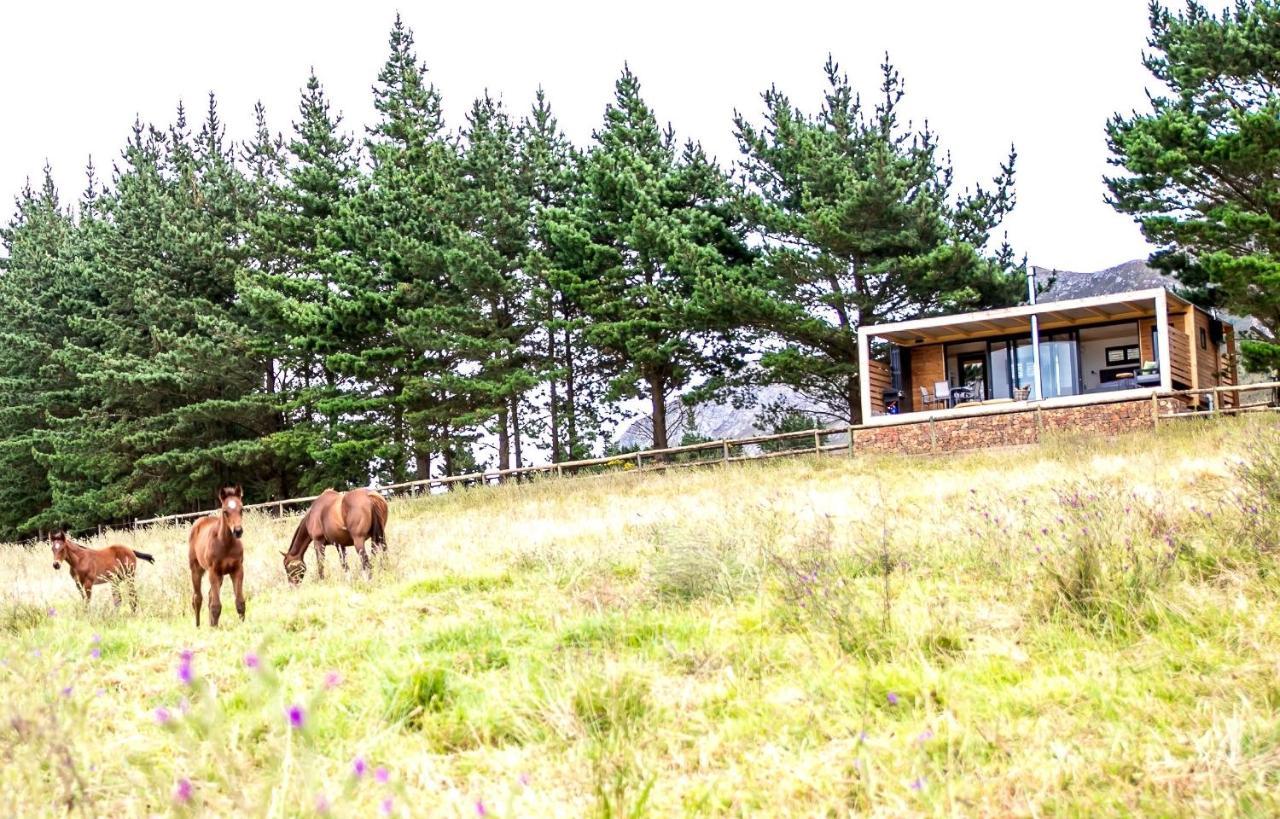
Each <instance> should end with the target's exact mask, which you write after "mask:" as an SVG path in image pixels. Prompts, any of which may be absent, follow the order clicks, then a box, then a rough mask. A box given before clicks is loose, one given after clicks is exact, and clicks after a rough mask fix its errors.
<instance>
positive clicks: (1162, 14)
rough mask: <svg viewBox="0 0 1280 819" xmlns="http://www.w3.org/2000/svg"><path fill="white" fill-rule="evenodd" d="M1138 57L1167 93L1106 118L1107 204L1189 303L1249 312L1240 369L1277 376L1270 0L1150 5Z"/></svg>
mask: <svg viewBox="0 0 1280 819" xmlns="http://www.w3.org/2000/svg"><path fill="white" fill-rule="evenodd" d="M1150 16H1151V38H1150V40H1149V41H1148V42H1149V44H1150V46H1151V48H1152V53H1151V54H1149V55H1146V56H1145V57H1144V60H1143V62H1144V64H1145V65H1146V67H1147V70H1149V71H1150V72H1151V73H1152V75H1153V76H1155V78H1156V79H1157V80H1159V81H1160V82H1161V83H1162V84H1163V86H1164V87H1166V88H1167V89H1168V93H1167V94H1165V95H1163V96H1153V97H1152V98H1151V105H1152V109H1153V110H1152V111H1151V113H1148V114H1139V113H1137V112H1134V113H1133V114H1132V115H1131V116H1129V117H1123V116H1121V115H1119V114H1117V115H1116V116H1115V117H1113V118H1112V119H1111V121H1110V122H1109V123H1108V125H1107V135H1108V141H1109V143H1110V147H1111V151H1112V153H1113V155H1114V157H1113V158H1112V160H1111V162H1112V164H1114V165H1116V166H1118V167H1120V168H1122V169H1123V170H1124V171H1125V173H1124V175H1121V176H1115V177H1109V178H1107V180H1106V182H1107V186H1108V188H1109V189H1110V192H1111V196H1110V199H1109V201H1110V202H1111V204H1112V206H1114V207H1115V208H1116V209H1117V210H1119V211H1121V212H1123V213H1128V214H1130V215H1132V216H1133V217H1134V218H1135V219H1136V220H1137V222H1138V223H1139V224H1140V225H1141V226H1142V232H1143V235H1145V236H1146V237H1147V239H1148V240H1149V241H1151V242H1152V243H1154V244H1156V245H1157V246H1158V247H1159V249H1158V250H1157V251H1156V253H1155V254H1154V255H1153V256H1152V257H1151V263H1152V264H1153V265H1154V266H1156V267H1158V268H1161V269H1164V270H1167V271H1169V272H1171V273H1173V274H1174V275H1175V276H1177V277H1178V279H1179V280H1180V281H1181V282H1182V283H1183V284H1184V285H1186V286H1187V288H1188V289H1189V290H1190V291H1191V295H1192V297H1193V298H1195V299H1196V300H1197V301H1201V302H1203V303H1206V304H1210V305H1217V306H1221V307H1225V308H1226V309H1228V310H1231V311H1232V312H1235V313H1238V314H1240V315H1247V316H1252V317H1254V318H1255V319H1256V320H1257V321H1258V322H1259V323H1260V324H1261V325H1262V327H1263V328H1265V333H1264V334H1259V335H1258V336H1257V337H1254V338H1246V339H1242V340H1241V343H1240V349H1241V352H1242V353H1243V357H1244V360H1245V365H1246V366H1247V367H1248V368H1249V369H1251V370H1255V371H1257V372H1268V373H1271V374H1272V375H1273V376H1276V377H1280V342H1277V339H1278V338H1280V207H1278V206H1277V202H1280V92H1277V88H1280V2H1276V0H1239V2H1237V3H1236V4H1235V7H1234V9H1228V10H1226V11H1224V12H1223V13H1222V15H1221V16H1220V17H1217V16H1214V15H1212V14H1211V13H1209V12H1208V11H1206V10H1205V7H1204V6H1203V5H1201V4H1200V3H1196V2H1188V3H1187V7H1186V11H1185V12H1183V13H1181V14H1174V13H1172V12H1170V11H1168V10H1166V9H1164V8H1163V7H1162V6H1161V5H1160V4H1158V3H1155V2H1152V3H1151V6H1150Z"/></svg>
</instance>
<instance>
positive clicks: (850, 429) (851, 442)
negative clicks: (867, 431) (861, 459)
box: [849, 424, 853, 458]
mask: <svg viewBox="0 0 1280 819" xmlns="http://www.w3.org/2000/svg"><path fill="white" fill-rule="evenodd" d="M849 457H850V458H852V457H853V424H850V425H849Z"/></svg>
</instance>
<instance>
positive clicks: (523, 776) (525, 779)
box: [520, 773, 529, 788]
mask: <svg viewBox="0 0 1280 819" xmlns="http://www.w3.org/2000/svg"><path fill="white" fill-rule="evenodd" d="M520 784H521V785H523V786H524V787H526V788H527V787H529V774H527V773H522V774H520Z"/></svg>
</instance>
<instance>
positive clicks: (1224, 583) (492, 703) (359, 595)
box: [0, 419, 1280, 817]
mask: <svg viewBox="0 0 1280 819" xmlns="http://www.w3.org/2000/svg"><path fill="white" fill-rule="evenodd" d="M250 500H252V499H250ZM293 524H294V521H293V520H290V519H285V520H272V519H270V518H266V517H247V518H246V534H245V540H246V544H247V547H248V549H249V551H250V553H251V554H250V557H249V570H248V579H247V581H246V586H247V589H248V619H247V621H246V622H245V623H243V624H242V623H240V622H239V621H238V620H237V619H236V617H235V615H234V608H233V606H232V605H231V600H230V589H229V587H228V588H227V589H224V602H225V603H226V608H225V609H224V611H223V623H224V627H223V628H222V629H221V630H219V631H210V630H208V629H207V628H205V629H201V630H199V631H197V630H196V629H195V628H194V626H193V621H192V616H191V612H190V604H189V598H190V591H191V590H190V583H189V580H188V575H187V569H186V545H185V536H186V535H185V533H186V530H185V528H183V529H159V530H155V531H148V532H145V533H139V534H137V535H133V534H130V533H124V534H122V535H119V536H118V539H119V540H120V541H121V542H124V543H126V544H128V545H134V546H137V547H138V548H140V549H143V550H145V551H150V552H154V553H155V554H156V555H157V564H156V565H154V566H150V565H144V566H142V567H141V569H140V573H141V578H140V583H139V585H140V593H141V598H142V605H141V610H140V611H138V612H137V613H136V614H134V613H130V612H128V611H127V610H126V611H120V612H117V611H114V610H113V609H112V607H111V603H110V595H109V594H108V593H107V592H106V590H105V589H100V590H99V592H98V594H97V598H96V599H95V600H94V602H93V604H92V606H91V607H89V609H88V610H87V611H86V610H85V609H84V607H83V606H82V605H81V604H79V603H78V602H77V600H76V598H75V596H74V594H73V592H72V587H71V581H70V579H69V578H68V577H67V575H66V571H65V568H64V570H63V571H62V572H61V573H57V574H55V573H54V572H53V569H52V567H51V565H50V564H51V558H50V556H49V553H48V552H47V551H46V550H43V549H41V550H37V551H35V552H24V551H21V550H18V549H9V550H5V551H4V552H3V553H0V579H2V580H3V582H2V583H0V593H2V594H3V598H2V600H0V634H2V638H0V639H3V644H2V645H3V648H2V649H0V653H2V655H3V656H2V658H0V659H2V661H3V665H0V710H2V711H3V713H2V714H0V717H2V719H0V754H2V755H3V757H2V758H3V764H0V813H3V814H4V815H8V816H18V815H21V816H33V815H62V814H65V813H67V812H68V811H70V813H72V814H75V815H81V814H83V815H94V816H142V815H153V814H166V813H177V814H182V813H185V812H192V813H197V812H205V811H209V812H213V813H216V814H219V815H229V814H254V815H257V814H261V815H270V816H301V815H312V814H315V813H318V812H324V811H328V812H330V813H332V814H334V815H353V816H370V815H376V814H377V813H378V812H379V811H384V812H387V813H391V814H394V815H414V816H420V815H432V816H434V815H441V816H467V817H470V816H477V815H487V816H530V815H581V814H596V815H608V816H627V815H639V814H645V813H652V814H656V815H670V814H696V815H704V814H705V815H723V814H732V815H737V814H760V815H779V814H804V815H839V814H845V813H859V814H861V813H869V814H876V815H903V814H939V815H942V814H962V815H975V816H976V815H1009V814H1016V815H1033V816H1039V815H1098V814H1132V813H1139V812H1140V813H1147V814H1192V813H1201V814H1203V813H1211V814H1217V815H1231V814H1256V815H1267V814H1270V815H1275V814H1276V813H1277V812H1280V613H1278V610H1277V598H1278V597H1280V585H1278V584H1277V574H1276V569H1277V554H1280V546H1278V543H1280V439H1278V438H1277V433H1276V431H1275V428H1274V422H1269V421H1266V420H1263V419H1239V420H1234V421H1230V420H1229V421H1215V422H1212V423H1209V424H1200V423H1196V422H1185V423H1183V424H1180V425H1178V426H1171V427H1168V428H1165V429H1162V430H1161V431H1160V432H1159V433H1152V434H1143V435H1133V436H1129V437H1126V438H1123V439H1119V440H1106V441H1098V440H1094V441H1073V440H1068V439H1063V440H1060V441H1056V442H1054V443H1052V444H1050V445H1045V446H1042V447H1039V448H1035V449H1020V450H1010V451H999V452H989V453H982V454H973V455H965V456H949V457H945V458H934V459H926V458H896V457H882V458H870V457H858V458H856V459H849V458H847V457H826V458H821V459H816V458H812V457H806V458H796V459H790V460H778V461H772V462H767V463H757V464H742V465H734V466H732V467H727V468H726V467H713V468H707V469H705V470H681V471H679V472H678V473H671V474H665V475H659V474H643V475H626V474H618V475H609V476H604V477H598V478H590V479H566V480H562V481H554V480H552V481H546V482H542V483H537V484H525V485H519V486H515V485H512V486H506V487H502V488H496V489H476V490H471V491H460V492H457V493H454V494H451V495H447V496H437V497H431V498H422V499H416V500H404V501H395V502H393V503H392V505H391V521H390V527H389V539H390V543H391V560H390V562H389V563H388V564H386V565H379V566H377V567H376V568H375V573H374V576H373V579H372V581H367V580H364V579H363V578H360V577H357V576H354V575H345V576H344V575H343V573H342V572H341V570H340V569H339V567H338V562H337V559H336V555H335V554H334V553H333V550H332V549H331V550H330V553H329V556H328V557H329V560H328V568H329V570H330V574H329V577H328V579H327V580H325V581H323V582H320V581H317V580H316V578H315V572H314V569H313V570H312V571H310V572H309V573H308V576H307V579H306V581H305V583H304V584H303V585H302V587H300V588H298V589H291V588H289V587H288V586H287V584H286V583H285V578H284V573H283V570H282V568H281V565H280V562H281V561H280V557H279V551H280V550H281V549H284V548H285V547H286V545H287V542H288V535H289V533H290V532H291V530H292V527H293ZM99 545H100V544H99ZM308 559H309V560H311V559H312V556H311V555H308ZM355 564H356V562H355V561H353V565H355ZM184 651H185V652H190V653H189V654H188V655H186V656H187V658H188V659H185V660H184V658H183V652H184ZM184 668H187V669H189V670H190V675H189V682H188V681H187V679H184V678H185V677H187V676H188V675H185V674H183V673H182V672H183V669H184Z"/></svg>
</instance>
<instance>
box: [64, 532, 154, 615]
mask: <svg viewBox="0 0 1280 819" xmlns="http://www.w3.org/2000/svg"><path fill="white" fill-rule="evenodd" d="M49 544H50V545H51V546H52V547H53V568H54V569H55V570H57V569H60V568H62V563H63V561H66V564H67V568H68V569H70V570H71V579H72V580H74V581H75V584H76V586H78V587H79V588H80V594H81V595H83V596H84V602H85V603H88V602H89V598H90V597H91V596H92V594H93V587H94V586H96V585H99V584H101V583H110V584H111V599H112V600H114V601H115V603H116V605H117V606H118V605H120V584H121V583H125V584H127V586H128V589H129V603H130V605H131V606H132V607H133V610H134V611H137V610H138V589H137V587H136V586H135V585H134V583H133V576H134V572H136V571H137V569H138V561H139V560H145V561H147V562H148V563H155V562H156V559H155V558H154V557H152V556H151V555H149V554H147V553H146V552H137V551H134V550H133V549H130V548H129V547H128V546H120V545H112V546H108V547H107V548H105V549H86V548H85V547H84V546H81V545H80V544H79V543H76V542H75V541H74V540H72V539H71V538H69V537H67V533H66V532H64V531H62V530H61V529H59V530H58V531H56V532H54V533H53V534H51V535H49Z"/></svg>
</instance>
